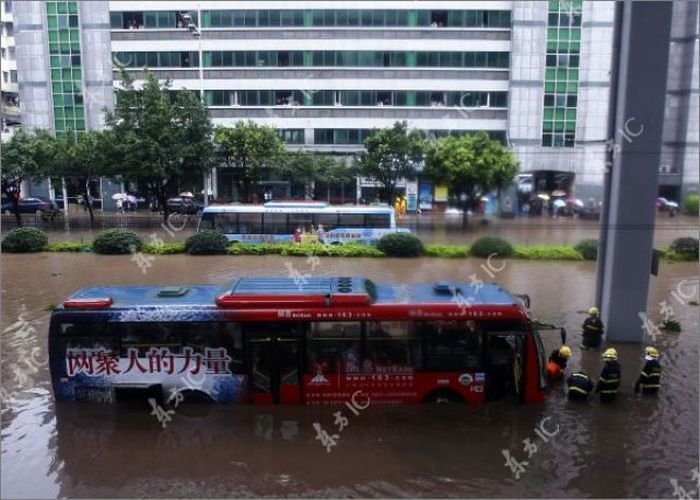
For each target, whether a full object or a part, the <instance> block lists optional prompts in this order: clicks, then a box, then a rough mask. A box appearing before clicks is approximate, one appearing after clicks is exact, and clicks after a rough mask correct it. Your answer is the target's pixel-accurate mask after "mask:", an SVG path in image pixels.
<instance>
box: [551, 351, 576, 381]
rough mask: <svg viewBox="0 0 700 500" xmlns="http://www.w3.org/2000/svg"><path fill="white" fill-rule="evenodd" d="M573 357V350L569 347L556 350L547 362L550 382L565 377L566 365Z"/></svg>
mask: <svg viewBox="0 0 700 500" xmlns="http://www.w3.org/2000/svg"><path fill="white" fill-rule="evenodd" d="M570 357H571V349H570V348H569V346H566V345H563V346H561V347H560V348H559V349H554V350H553V351H552V354H550V355H549V360H548V361H547V376H548V377H549V380H559V379H561V378H563V377H564V370H566V363H567V362H568V361H569V358H570Z"/></svg>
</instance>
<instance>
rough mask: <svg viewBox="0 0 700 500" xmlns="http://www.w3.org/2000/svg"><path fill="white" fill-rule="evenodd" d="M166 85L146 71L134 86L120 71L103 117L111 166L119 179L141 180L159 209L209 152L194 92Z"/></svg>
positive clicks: (206, 124)
mask: <svg viewBox="0 0 700 500" xmlns="http://www.w3.org/2000/svg"><path fill="white" fill-rule="evenodd" d="M170 87H171V84H170V82H169V81H165V82H164V83H162V84H161V83H160V82H159V81H158V79H157V78H156V76H155V75H154V74H153V73H151V72H148V71H146V73H145V81H144V84H143V87H142V88H139V89H137V88H136V87H135V86H134V82H133V80H132V78H131V77H130V76H129V75H128V74H127V73H126V72H125V71H122V81H121V88H118V89H117V90H116V97H117V102H116V105H115V107H114V110H113V111H112V112H107V114H106V120H105V121H106V124H107V126H108V127H110V128H111V129H112V133H113V139H114V144H115V147H114V148H113V149H112V152H113V155H112V161H113V164H114V165H115V166H116V167H117V168H118V170H119V171H120V172H121V173H122V175H123V176H124V178H126V179H129V180H142V181H145V182H146V184H147V185H148V187H149V189H150V190H151V192H152V193H153V195H154V196H155V197H156V198H157V199H158V200H159V201H160V203H161V206H162V207H163V210H164V212H167V205H166V203H165V201H166V199H167V196H168V195H170V194H175V193H176V192H177V190H179V189H182V188H183V187H184V185H185V184H188V183H192V184H194V183H196V182H198V181H200V180H201V179H202V176H203V174H204V173H205V172H208V171H209V169H210V167H211V165H212V163H211V162H212V158H213V154H214V149H213V144H212V140H211V137H212V132H213V127H212V123H211V119H210V117H209V112H208V110H207V107H206V106H205V105H204V104H203V103H202V101H201V99H200V97H199V94H198V93H197V92H196V91H195V92H193V91H190V90H184V89H183V90H177V91H173V90H171V88H170ZM165 215H166V216H167V213H166V214H165Z"/></svg>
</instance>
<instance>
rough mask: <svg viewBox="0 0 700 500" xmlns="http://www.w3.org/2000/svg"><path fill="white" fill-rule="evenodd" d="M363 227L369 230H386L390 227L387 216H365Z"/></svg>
mask: <svg viewBox="0 0 700 500" xmlns="http://www.w3.org/2000/svg"><path fill="white" fill-rule="evenodd" d="M365 227H367V228H370V229H388V228H389V227H391V225H390V219H389V214H367V215H366V216H365Z"/></svg>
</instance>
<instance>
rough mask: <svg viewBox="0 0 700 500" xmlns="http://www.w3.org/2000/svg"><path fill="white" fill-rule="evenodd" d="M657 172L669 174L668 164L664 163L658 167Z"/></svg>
mask: <svg viewBox="0 0 700 500" xmlns="http://www.w3.org/2000/svg"><path fill="white" fill-rule="evenodd" d="M659 173H660V174H670V173H671V167H669V166H668V165H666V164H664V165H661V166H660V167H659Z"/></svg>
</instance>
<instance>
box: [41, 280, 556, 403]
mask: <svg viewBox="0 0 700 500" xmlns="http://www.w3.org/2000/svg"><path fill="white" fill-rule="evenodd" d="M528 302H529V300H528ZM527 305H528V306H529V304H527ZM49 350H50V358H51V375H52V380H53V388H54V394H55V396H56V398H57V399H59V400H73V401H82V400H87V401H99V402H114V401H119V400H120V399H122V398H127V397H131V396H133V395H134V394H137V395H148V396H149V397H154V398H157V399H158V400H159V401H164V402H166V403H167V402H168V401H169V400H170V399H171V398H172V397H173V394H176V393H180V392H181V393H182V394H183V397H188V398H195V399H197V400H206V401H212V402H220V403H255V404H308V405H320V404H324V405H327V404H333V405H335V404H343V403H346V402H348V401H349V400H350V399H351V398H353V395H354V396H355V397H358V395H360V394H361V397H362V398H363V401H364V400H367V398H369V399H368V400H370V401H371V402H372V404H404V403H409V404H410V403H424V402H467V403H471V404H478V403H482V402H485V401H488V400H496V399H502V398H509V399H512V400H514V401H519V402H527V403H529V402H541V401H543V399H544V389H545V386H546V378H545V353H544V347H543V345H542V341H541V339H540V337H539V334H538V332H537V330H536V329H535V328H534V325H533V322H532V321H531V319H530V317H529V315H528V311H527V308H526V305H525V304H523V302H522V300H521V298H520V296H516V295H513V294H511V293H509V292H507V291H506V290H504V289H503V288H501V287H500V286H498V285H497V284H488V285H482V286H473V285H469V284H464V283H453V282H437V283H434V284H417V285H395V284H375V283H373V282H372V281H370V280H367V279H363V278H359V277H336V278H331V277H319V278H301V277H300V278H294V279H293V278H242V279H238V280H236V281H234V282H233V283H232V284H231V285H229V286H226V287H224V288H221V287H219V286H215V285H205V286H201V285H197V286H183V287H157V286H150V287H143V286H133V287H128V286H127V287H123V286H122V287H90V288H86V289H83V290H81V291H78V292H76V293H75V294H73V295H72V296H71V297H69V298H68V299H67V300H66V301H65V302H64V303H63V304H62V305H61V306H59V307H57V308H56V309H55V310H54V311H53V313H52V319H51V326H50V332H49ZM358 391H359V392H358Z"/></svg>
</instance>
